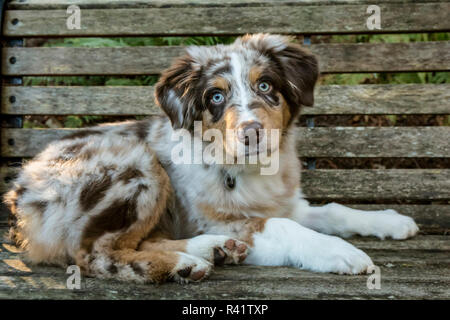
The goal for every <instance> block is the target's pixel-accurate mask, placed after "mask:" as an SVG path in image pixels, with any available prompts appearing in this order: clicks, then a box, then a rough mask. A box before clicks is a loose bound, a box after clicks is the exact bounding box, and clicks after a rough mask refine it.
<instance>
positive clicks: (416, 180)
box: [302, 169, 450, 201]
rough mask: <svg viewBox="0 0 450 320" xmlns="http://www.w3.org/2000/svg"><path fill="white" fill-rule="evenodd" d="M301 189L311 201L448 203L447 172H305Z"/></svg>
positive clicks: (448, 172)
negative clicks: (442, 201) (436, 201)
mask: <svg viewBox="0 0 450 320" xmlns="http://www.w3.org/2000/svg"><path fill="white" fill-rule="evenodd" d="M302 190H303V192H304V193H305V195H306V197H307V198H308V199H311V200H330V201H332V200H342V199H346V200H368V201H372V200H389V201H390V200H398V199H401V200H448V199H450V170H449V169H393V170H323V169H321V170H306V171H303V172H302Z"/></svg>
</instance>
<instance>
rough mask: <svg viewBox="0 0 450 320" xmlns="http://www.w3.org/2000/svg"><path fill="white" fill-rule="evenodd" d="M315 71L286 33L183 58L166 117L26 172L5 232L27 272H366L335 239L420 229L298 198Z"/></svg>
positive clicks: (75, 146)
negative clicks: (266, 268)
mask: <svg viewBox="0 0 450 320" xmlns="http://www.w3.org/2000/svg"><path fill="white" fill-rule="evenodd" d="M318 73H319V71H318V63H317V60H316V58H315V57H314V56H313V55H312V54H311V53H309V52H308V51H307V50H305V49H303V48H301V47H300V46H299V45H297V44H294V43H290V41H289V39H288V38H286V37H282V36H278V35H269V34H257V35H247V36H244V37H241V38H238V39H237V40H236V41H235V42H234V43H233V44H231V45H227V46H224V45H217V46H213V47H207V48H204V47H190V48H188V49H187V51H186V54H185V55H184V56H182V57H180V58H178V59H176V60H175V61H174V63H173V65H172V66H171V67H170V68H169V69H167V70H165V72H164V73H163V74H162V76H161V78H160V80H159V82H158V84H157V85H156V90H155V96H156V101H157V103H158V105H159V106H160V107H161V108H162V110H163V111H164V113H165V114H166V116H161V117H157V116H155V117H150V118H149V119H147V120H144V121H130V122H125V123H118V124H117V123H116V124H108V125H102V126H99V127H94V128H90V129H87V130H84V131H80V132H77V133H75V134H72V135H69V136H66V137H64V138H63V139H60V140H59V141H56V142H53V143H51V144H50V145H49V146H48V147H47V148H46V149H45V150H44V151H43V152H42V153H40V154H39V155H37V156H36V157H35V158H34V159H33V160H31V161H29V162H27V163H26V164H25V165H24V167H23V170H22V171H21V173H20V175H19V176H18V178H17V179H16V180H15V183H14V188H13V190H11V191H10V192H9V193H7V195H6V196H5V202H6V203H7V204H8V206H9V208H10V209H11V212H12V214H11V228H10V232H9V236H10V237H11V238H12V239H13V240H14V241H15V242H16V243H17V244H18V245H20V246H21V247H22V248H24V249H25V250H26V251H27V253H28V257H29V259H30V260H31V261H32V262H35V263H47V264H60V265H67V264H76V265H78V266H79V267H80V268H81V270H82V272H83V273H84V274H85V275H87V276H96V277H100V278H115V279H120V280H127V281H137V282H162V281H165V280H169V279H171V280H175V281H182V282H187V281H200V280H202V279H204V278H206V277H207V276H208V275H209V274H210V273H211V270H212V268H213V266H214V264H238V263H246V264H255V265H271V266H294V267H298V268H302V269H306V270H312V271H317V272H333V273H339V274H359V273H363V272H365V271H366V270H367V268H368V267H369V266H371V265H372V264H373V263H372V261H371V259H370V258H369V257H368V256H367V255H366V254H365V253H364V252H363V251H361V250H359V249H357V248H355V247H354V246H353V245H351V244H349V243H348V242H346V241H344V240H342V239H341V238H338V237H336V236H333V235H337V236H341V237H348V236H351V235H353V234H359V235H363V236H369V235H372V236H377V237H379V238H385V237H392V238H394V239H405V238H408V237H411V236H413V235H414V234H416V233H417V231H418V228H417V226H416V224H415V223H414V221H413V220H412V219H411V218H409V217H406V216H403V215H400V214H398V213H397V212H395V211H393V210H385V211H379V212H367V211H360V210H354V209H350V208H347V207H345V206H342V205H339V204H336V203H332V204H329V205H325V206H322V207H313V206H310V205H309V204H308V202H307V201H306V200H305V199H303V196H302V193H301V189H300V161H299V159H298V156H297V152H296V141H297V139H296V126H295V124H294V123H295V120H296V118H297V116H298V115H299V111H300V108H301V106H312V105H313V100H314V99H313V98H314V95H313V90H314V85H315V83H316V80H317V77H318ZM124 108H126V106H124ZM208 132H209V134H208ZM206 135H208V137H206ZM174 136H178V137H181V138H183V139H181V140H184V142H183V143H181V142H180V139H174ZM185 138H187V139H185ZM186 141H187V142H186ZM212 144H214V146H215V148H214V149H215V150H213V151H214V152H213V151H211V150H210V151H211V152H209V153H208V152H206V151H208V148H210V147H211V145H212ZM191 147H192V148H191ZM174 150H175V151H174ZM177 150H178V151H179V150H182V151H181V152H178V151H177ZM208 154H209V156H208ZM260 155H261V156H262V155H264V157H259V156H260ZM252 156H253V157H254V158H255V157H256V160H255V159H253V160H255V161H253V162H251V161H250V160H251V159H250V158H251V157H252ZM199 157H200V160H201V161H196V160H195V158H197V160H198V159H199ZM224 158H226V159H225V160H227V161H225V160H224ZM263 158H264V159H263ZM180 159H181V160H188V161H180ZM190 160H192V161H190ZM221 160H224V161H221ZM263 160H264V161H263ZM264 169H266V171H265V172H264Z"/></svg>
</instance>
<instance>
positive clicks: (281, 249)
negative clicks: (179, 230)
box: [209, 218, 373, 274]
mask: <svg viewBox="0 0 450 320" xmlns="http://www.w3.org/2000/svg"><path fill="white" fill-rule="evenodd" d="M209 232H210V233H214V234H215V233H217V234H219V233H221V234H229V235H230V236H232V237H236V238H238V239H241V240H243V241H245V242H246V243H248V245H249V246H250V250H249V255H248V257H247V259H246V260H244V263H245V264H254V265H265V266H295V267H299V268H302V269H306V270H311V271H316V272H334V273H339V274H359V273H363V272H366V270H367V268H368V267H369V266H370V265H373V263H372V260H371V259H370V258H369V257H368V256H367V255H366V254H365V253H364V252H363V251H361V250H359V249H357V248H356V247H354V246H353V245H351V244H350V243H348V242H346V241H344V240H342V239H340V238H338V237H333V236H329V235H325V234H321V233H318V232H315V231H313V230H311V229H308V228H305V227H303V226H301V225H300V224H298V223H297V222H295V221H293V220H291V219H286V218H270V219H263V218H250V219H245V220H237V221H232V222H228V223H223V224H217V225H215V226H214V227H212V228H211V229H210V230H209Z"/></svg>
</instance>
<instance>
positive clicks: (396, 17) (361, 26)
mask: <svg viewBox="0 0 450 320" xmlns="http://www.w3.org/2000/svg"><path fill="white" fill-rule="evenodd" d="M378 6H379V7H380V12H381V13H382V20H381V23H382V25H381V30H379V29H374V28H373V29H372V30H370V29H369V28H368V27H367V25H366V21H367V19H368V17H369V16H370V14H368V13H366V11H367V4H356V5H354V4H339V5H333V4H328V5H310V6H306V5H301V6H295V3H291V5H280V4H276V3H273V4H272V5H271V6H267V5H264V6H259V5H256V6H255V5H247V6H240V7H236V6H228V7H222V6H215V7H211V6H207V7H198V6H191V7H189V8H183V7H176V8H173V7H170V6H169V7H164V8H127V9H115V10H110V9H83V19H82V23H81V25H80V27H81V28H80V29H69V28H67V26H66V21H67V17H68V14H67V12H66V9H64V10H7V11H6V14H5V21H6V24H5V26H4V31H3V32H4V35H5V36H9V37H28V36H72V37H73V36H136V35H138V36H152V35H234V34H244V33H256V32H271V33H293V34H296V33H297V34H298V33H307V34H318V33H358V32H363V33H374V32H376V33H379V32H380V31H381V32H417V31H444V30H449V29H450V22H449V20H448V16H447V12H449V10H450V4H449V3H447V2H437V3H434V2H429V3H380V4H379V5H378ZM417 13H420V14H417ZM13 21H15V23H14V22H13Z"/></svg>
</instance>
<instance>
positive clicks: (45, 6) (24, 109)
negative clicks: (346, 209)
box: [0, 0, 450, 299]
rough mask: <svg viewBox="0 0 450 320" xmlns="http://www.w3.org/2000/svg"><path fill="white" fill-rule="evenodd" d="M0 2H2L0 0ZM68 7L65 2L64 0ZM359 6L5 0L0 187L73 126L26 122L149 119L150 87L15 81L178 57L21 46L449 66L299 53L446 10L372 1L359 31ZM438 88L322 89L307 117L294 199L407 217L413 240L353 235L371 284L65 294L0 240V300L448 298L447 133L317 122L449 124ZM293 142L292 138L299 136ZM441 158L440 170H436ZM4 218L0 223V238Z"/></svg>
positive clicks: (235, 0)
mask: <svg viewBox="0 0 450 320" xmlns="http://www.w3.org/2000/svg"><path fill="white" fill-rule="evenodd" d="M1 2H3V1H1ZM69 2H70V3H69ZM373 2H374V1H368V0H356V1H348V0H334V1H333V0H328V1H326V0H324V1H321V0H309V1H297V0H281V1H275V0H245V1H239V0H207V1H184V0H169V1H160V0H129V1H126V0H109V1H100V0H74V1H67V0H52V1H50V0H13V1H8V2H7V3H5V12H4V16H3V21H2V25H3V28H2V30H3V34H2V36H3V49H2V53H1V76H2V88H1V117H2V120H1V126H2V127H1V151H0V152H1V153H0V156H1V167H0V176H1V177H0V192H4V191H5V190H7V189H8V188H9V187H10V184H11V180H12V178H13V177H14V174H15V173H16V172H17V171H18V170H19V167H20V162H21V159H26V158H29V157H32V156H34V155H35V154H36V153H37V152H38V151H40V150H42V148H43V147H44V146H45V145H46V144H47V143H48V142H49V141H51V140H54V139H56V138H59V137H62V136H64V135H66V134H68V133H70V132H73V130H76V129H24V128H22V126H23V117H24V116H25V115H109V116H118V115H120V116H124V115H126V116H133V115H150V114H154V113H159V112H160V111H159V110H158V109H157V108H156V106H155V104H154V102H153V88H152V87H148V86H24V85H23V79H24V77H32V76H49V77H53V76H69V75H70V76H74V75H75V76H88V75H114V76H117V75H119V76H131V75H133V76H134V75H153V74H158V73H159V72H160V71H161V70H162V69H163V68H165V67H167V66H168V65H169V64H170V62H171V60H172V58H173V57H175V56H178V55H179V54H180V53H181V52H182V50H183V48H182V47H179V46H172V47H164V46H140V47H117V48H116V47H114V48H112V47H102V48H86V47H27V46H26V43H27V41H29V39H32V38H37V37H39V38H50V37H61V38H64V37H116V36H120V37H141V36H145V37H154V36H204V35H213V36H224V35H240V34H244V33H247V32H248V33H255V32H271V33H283V34H293V35H297V36H303V37H299V39H300V38H303V39H304V44H305V45H307V46H310V49H311V50H312V51H313V52H314V53H315V54H317V56H318V57H319V61H320V69H321V72H322V73H323V74H332V73H384V72H419V71H420V72H434V71H449V70H450V41H434V42H409V43H357V44H356V43H332V44H329V43H327V44H320V43H319V44H314V43H313V44H309V40H310V39H311V38H310V37H311V36H315V35H334V34H361V33H364V34H370V33H422V32H448V31H450V19H449V16H448V13H449V12H450V2H449V1H429V0H423V1H413V0H401V1H400V0H398V1H397V0H389V1H388V0H384V1H376V2H377V3H378V6H379V7H380V9H381V27H382V29H381V30H369V29H368V28H367V26H366V20H367V18H368V17H369V14H368V13H367V7H368V6H369V5H371V4H373ZM70 4H77V5H79V6H80V7H81V29H74V30H69V29H68V28H67V27H66V19H67V17H68V16H69V14H67V12H66V9H67V7H68V6H69V5H70ZM449 98H450V84H448V83H443V84H386V85H370V84H365V85H323V86H320V87H319V88H318V89H317V91H316V104H315V106H314V107H313V108H305V109H304V112H303V115H302V116H303V118H306V124H307V125H306V126H304V127H302V128H301V136H302V137H301V139H302V141H303V143H302V144H300V145H299V153H300V156H301V157H302V158H303V159H304V162H305V168H304V171H303V173H302V185H303V190H304V193H305V194H306V195H307V197H308V198H309V199H310V200H311V201H312V202H316V203H318V202H321V203H322V202H330V201H337V202H341V203H347V204H351V205H352V206H354V207H357V208H368V209H369V208H370V209H373V208H394V209H396V210H398V211H399V212H401V213H403V214H406V215H409V216H412V217H413V218H414V219H416V221H417V223H418V224H419V226H420V228H421V234H420V235H419V236H417V237H415V238H413V239H410V240H407V241H390V240H386V241H379V240H376V239H362V238H355V239H352V240H351V242H352V243H354V244H356V245H357V246H358V247H360V248H362V249H364V250H365V251H366V252H367V253H368V254H369V255H370V256H371V257H372V258H373V259H374V262H375V263H376V264H377V265H378V266H380V267H381V289H379V290H377V289H374V290H369V289H368V288H367V286H366V283H367V277H368V276H367V275H361V276H352V277H348V276H338V275H332V274H317V273H311V272H306V271H301V270H297V269H294V268H261V267H252V266H246V267H225V268H217V270H216V272H215V273H214V275H212V277H211V279H210V280H209V281H206V282H203V283H200V284H194V285H186V286H181V285H178V284H174V283H169V284H166V285H164V286H160V287H157V288H155V286H153V285H134V284H133V285H130V284H126V283H120V282H116V281H101V280H97V279H83V280H82V288H81V290H69V289H67V288H66V279H67V276H68V275H66V274H65V271H64V270H62V269H57V268H51V267H43V266H32V265H29V264H28V263H27V262H26V261H25V260H23V258H22V256H21V255H20V252H19V251H18V249H17V248H15V247H14V246H13V245H12V244H9V243H7V242H6V241H3V240H0V241H3V242H0V298H25V299H28V298H56V299H59V298H79V299H89V298H105V299H110V298H111V299H115V298H127V299H128V298H164V299H171V298H172V299H178V298H180V299H181V298H191V299H234V298H250V299H251V298H262V299H264V298H268V299H303V298H386V299H403V298H417V299H422V298H425V299H433V298H447V299H448V298H450V291H449V284H450V273H449V266H450V261H449V249H450V246H449V241H448V240H449V238H448V231H449V229H450V206H449V199H450V169H449V167H448V164H449V155H450V143H449V142H450V128H449V127H448V126H414V127H406V126H400V127H395V126H394V127H392V126H389V127H369V126H366V127H330V126H328V127H319V126H314V120H315V119H316V124H317V119H320V117H323V116H332V115H338V116H343V115H371V116H372V115H397V116H401V115H448V114H450V99H449ZM299 138H300V137H299ZM336 158H338V159H340V160H343V161H347V160H350V159H373V158H377V159H378V158H381V159H387V158H395V159H412V160H415V159H419V160H423V159H437V160H439V161H440V163H446V164H447V167H446V168H438V169H436V168H414V169H382V168H380V169H339V168H338V169H320V168H317V169H316V166H315V164H316V161H317V163H318V162H319V161H320V160H323V159H336ZM445 161H446V162H445ZM6 220H7V212H6V211H5V210H4V209H3V210H2V213H1V214H0V235H1V234H2V233H4V232H5V230H6Z"/></svg>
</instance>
